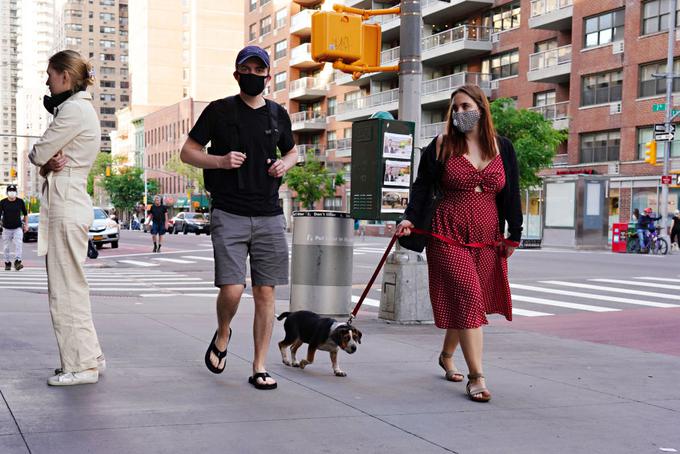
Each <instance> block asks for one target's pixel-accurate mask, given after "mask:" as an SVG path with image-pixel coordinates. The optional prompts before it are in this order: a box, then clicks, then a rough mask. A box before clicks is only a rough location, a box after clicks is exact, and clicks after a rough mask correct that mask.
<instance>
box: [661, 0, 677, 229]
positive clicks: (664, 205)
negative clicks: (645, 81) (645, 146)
mask: <svg viewBox="0 0 680 454" xmlns="http://www.w3.org/2000/svg"><path fill="white" fill-rule="evenodd" d="M676 8H677V0H670V10H669V14H668V58H667V60H666V74H665V77H666V119H665V126H666V132H670V130H671V127H672V124H671V122H672V121H673V79H674V77H676V76H677V75H676V74H674V73H673V46H674V44H675V33H676V32H675V11H676ZM671 145H672V142H671V141H670V140H667V141H666V142H665V148H664V154H663V174H664V175H668V174H669V172H670V159H671ZM661 227H662V229H661V232H662V233H661V234H662V235H663V236H666V235H667V230H668V184H661Z"/></svg>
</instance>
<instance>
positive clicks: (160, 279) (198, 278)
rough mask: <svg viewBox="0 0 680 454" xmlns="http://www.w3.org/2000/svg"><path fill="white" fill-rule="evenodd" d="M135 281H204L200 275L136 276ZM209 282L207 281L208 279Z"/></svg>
mask: <svg viewBox="0 0 680 454" xmlns="http://www.w3.org/2000/svg"><path fill="white" fill-rule="evenodd" d="M134 280H135V281H142V282H166V281H169V282H177V281H202V280H203V279H201V278H200V277H143V278H140V277H138V278H135V279H134ZM206 282H207V281H206Z"/></svg>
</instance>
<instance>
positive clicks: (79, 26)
mask: <svg viewBox="0 0 680 454" xmlns="http://www.w3.org/2000/svg"><path fill="white" fill-rule="evenodd" d="M64 28H65V29H66V30H69V31H72V32H82V31H83V25H82V24H64Z"/></svg>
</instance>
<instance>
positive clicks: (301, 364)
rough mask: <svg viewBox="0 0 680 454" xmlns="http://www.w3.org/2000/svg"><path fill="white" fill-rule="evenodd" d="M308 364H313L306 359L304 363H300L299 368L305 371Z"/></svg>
mask: <svg viewBox="0 0 680 454" xmlns="http://www.w3.org/2000/svg"><path fill="white" fill-rule="evenodd" d="M308 364H311V363H310V362H309V361H307V360H306V359H303V360H302V361H300V365H299V367H300V369H304V368H305V367H306V366H307V365H308Z"/></svg>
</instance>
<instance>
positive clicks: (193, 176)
mask: <svg viewBox="0 0 680 454" xmlns="http://www.w3.org/2000/svg"><path fill="white" fill-rule="evenodd" d="M165 169H166V170H167V171H169V172H173V173H176V174H177V175H179V176H182V177H184V178H186V179H187V180H189V181H192V182H196V185H197V186H198V191H199V192H201V193H203V192H205V182H204V181H203V169H199V168H198V167H194V166H191V165H189V164H186V163H184V162H182V160H181V159H180V158H179V154H175V155H173V156H172V157H171V158H170V159H169V160H168V162H167V163H166V164H165Z"/></svg>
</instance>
